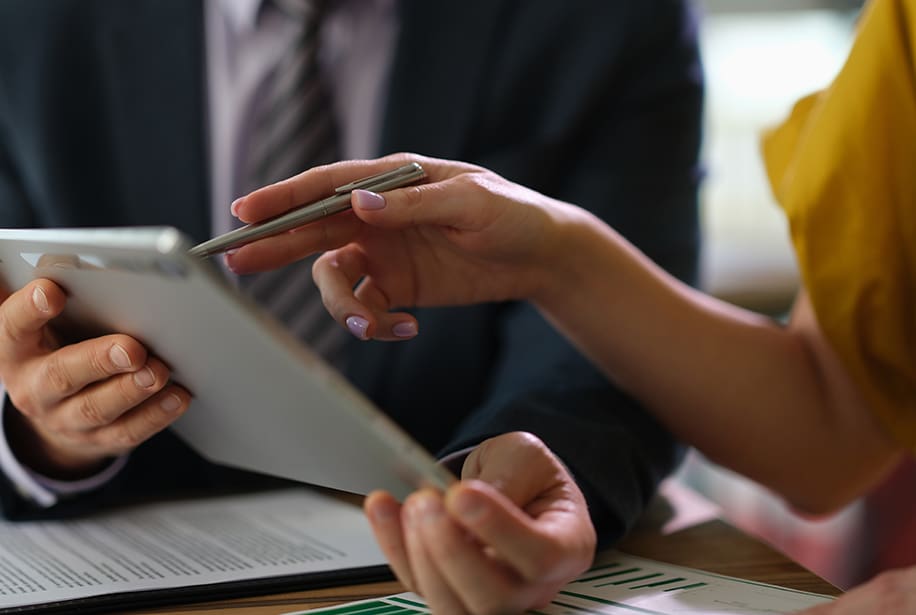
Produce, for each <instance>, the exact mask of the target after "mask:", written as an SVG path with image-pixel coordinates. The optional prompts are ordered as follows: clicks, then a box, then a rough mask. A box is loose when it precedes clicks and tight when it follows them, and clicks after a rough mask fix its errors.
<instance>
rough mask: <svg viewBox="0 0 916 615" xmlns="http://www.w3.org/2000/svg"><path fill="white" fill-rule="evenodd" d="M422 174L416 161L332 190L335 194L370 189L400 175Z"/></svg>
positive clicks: (421, 169) (421, 168)
mask: <svg viewBox="0 0 916 615" xmlns="http://www.w3.org/2000/svg"><path fill="white" fill-rule="evenodd" d="M422 174H423V167H421V166H420V165H419V164H417V163H416V162H411V163H410V164H405V165H404V166H401V167H398V168H396V169H392V170H390V171H383V172H382V173H378V174H377V175H371V176H369V177H364V178H362V179H357V180H356V181H352V182H350V183H349V184H344V185H343V186H340V187H338V188H335V189H334V192H335V193H337V194H343V193H345V192H353V191H354V190H362V189H371V188H373V187H374V186H377V185H379V184H382V183H384V182H387V181H390V180H392V179H397V178H399V177H401V176H409V175H415V176H417V177H420V176H421V175H422Z"/></svg>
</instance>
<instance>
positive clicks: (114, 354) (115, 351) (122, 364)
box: [108, 344, 130, 369]
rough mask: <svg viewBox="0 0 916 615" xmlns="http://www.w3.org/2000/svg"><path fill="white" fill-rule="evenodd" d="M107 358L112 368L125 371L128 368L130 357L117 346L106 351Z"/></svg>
mask: <svg viewBox="0 0 916 615" xmlns="http://www.w3.org/2000/svg"><path fill="white" fill-rule="evenodd" d="M108 358H109V359H111V362H112V363H114V366H115V367H117V368H118V369H127V368H129V367H130V355H129V354H127V351H126V350H124V348H123V347H122V346H120V345H118V344H115V345H114V346H112V347H111V350H109V351H108Z"/></svg>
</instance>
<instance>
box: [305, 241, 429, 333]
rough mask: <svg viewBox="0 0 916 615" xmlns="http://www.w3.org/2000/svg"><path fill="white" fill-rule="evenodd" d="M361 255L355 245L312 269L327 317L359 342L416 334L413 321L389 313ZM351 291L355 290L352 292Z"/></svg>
mask: <svg viewBox="0 0 916 615" xmlns="http://www.w3.org/2000/svg"><path fill="white" fill-rule="evenodd" d="M367 271H368V262H367V260H366V256H365V254H364V253H363V252H362V250H361V249H360V248H359V246H356V245H349V246H346V247H344V248H341V249H339V250H333V251H331V252H327V253H325V254H323V255H322V256H321V257H320V258H319V259H318V260H317V261H315V265H314V266H313V267H312V276H313V277H314V279H315V283H316V284H317V285H318V288H319V290H320V291H321V299H322V301H323V302H324V306H325V308H326V309H327V310H328V313H329V314H331V316H332V317H333V318H334V320H336V321H337V322H338V323H340V324H341V325H343V326H344V327H346V328H347V330H348V331H350V333H351V334H352V335H353V336H355V337H357V338H359V339H362V340H367V339H379V340H388V341H396V340H404V339H410V338H412V337H414V336H415V335H416V334H417V331H418V326H417V321H416V319H415V318H414V317H413V316H411V315H410V314H406V313H389V312H388V310H389V309H390V307H391V305H390V302H389V301H388V297H387V295H385V293H384V292H382V290H381V289H379V288H378V287H377V286H376V285H375V284H374V283H373V282H372V281H371V280H365V281H364V282H363V283H361V284H359V286H358V287H357V284H358V283H359V281H360V280H362V279H363V278H364V276H365V275H366V274H367ZM354 287H357V289H356V290H355V291H354Z"/></svg>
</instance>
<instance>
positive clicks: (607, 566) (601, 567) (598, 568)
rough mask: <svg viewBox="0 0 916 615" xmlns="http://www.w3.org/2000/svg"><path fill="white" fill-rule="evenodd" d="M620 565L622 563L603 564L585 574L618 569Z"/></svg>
mask: <svg viewBox="0 0 916 615" xmlns="http://www.w3.org/2000/svg"><path fill="white" fill-rule="evenodd" d="M619 565H620V562H611V563H609V564H602V565H601V566H592V567H591V568H589V569H588V570H586V571H585V572H598V571H599V570H607V569H608V568H616V567H617V566H619Z"/></svg>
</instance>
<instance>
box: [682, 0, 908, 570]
mask: <svg viewBox="0 0 916 615" xmlns="http://www.w3.org/2000/svg"><path fill="white" fill-rule="evenodd" d="M698 4H699V6H700V10H701V13H702V14H703V22H702V37H701V40H702V49H703V54H704V62H705V68H706V73H707V88H708V89H707V104H706V133H705V145H704V148H705V155H704V159H705V161H706V166H707V173H708V175H707V178H706V182H705V187H704V189H703V199H702V203H703V220H704V226H705V232H706V237H705V240H706V246H705V251H704V254H703V270H702V271H703V284H704V287H705V289H706V290H708V291H709V292H711V293H713V294H715V295H717V296H719V297H721V298H723V299H727V300H729V301H731V302H734V303H738V304H740V305H743V306H745V307H748V308H751V309H754V310H756V311H759V312H763V313H766V314H769V315H772V316H774V317H776V318H780V317H782V316H784V315H785V314H786V312H787V310H788V309H789V308H790V306H791V302H792V299H793V296H794V294H795V291H796V288H797V284H798V276H797V271H796V267H795V263H794V260H793V256H792V249H791V246H790V244H789V240H788V232H787V228H786V225H785V221H784V218H783V215H782V212H781V210H780V209H779V207H778V206H777V205H776V203H775V201H774V200H773V197H772V194H771V193H770V189H769V186H768V183H767V180H766V176H765V173H764V169H763V164H762V161H761V157H760V153H759V140H760V135H761V133H762V132H763V131H764V130H765V129H766V128H767V127H770V126H773V125H774V124H776V123H778V122H779V121H780V120H781V119H782V118H784V117H785V116H786V115H787V114H788V112H789V110H790V109H791V107H792V105H793V104H794V102H795V101H796V100H797V99H798V98H800V97H802V96H804V95H805V94H808V93H810V92H812V91H815V90H817V89H821V88H823V87H824V86H826V85H827V84H829V83H830V81H831V80H832V78H833V77H834V75H835V74H836V73H837V71H838V70H839V69H840V67H841V66H842V63H843V61H844V59H845V57H846V55H847V53H848V51H849V48H850V45H851V41H852V37H853V34H854V30H855V24H856V21H857V17H858V15H859V12H860V10H861V5H862V3H861V2H858V1H852V0H809V1H804V0H700V1H699V2H698ZM786 428H787V429H791V426H787V427H786ZM799 471H801V472H803V471H804V468H799ZM679 480H680V481H682V482H684V483H686V484H687V485H689V486H690V487H692V488H694V489H695V490H697V491H699V492H700V493H702V494H703V495H705V496H707V497H708V498H709V499H711V500H713V501H714V502H715V503H716V504H718V506H719V507H720V509H721V511H722V513H723V515H724V516H725V517H726V518H727V519H729V520H730V521H731V522H732V523H734V524H735V525H737V526H739V527H740V528H742V529H744V530H745V531H748V532H750V533H752V534H754V535H756V536H758V537H760V538H762V539H763V540H765V541H766V542H769V543H770V544H772V545H773V546H775V547H777V548H778V549H780V550H782V551H784V552H786V553H787V554H789V555H790V556H792V557H793V558H794V559H796V560H797V561H799V562H800V563H802V564H803V565H805V566H807V567H808V568H810V569H811V570H813V571H814V572H816V573H818V574H820V575H821V576H823V577H825V578H826V579H828V580H829V581H831V582H833V583H834V584H835V585H838V586H840V587H843V588H846V587H849V586H850V585H852V584H856V583H859V582H861V581H863V580H865V579H867V578H869V577H870V576H872V575H873V574H875V573H876V572H878V571H880V570H882V569H884V568H887V567H889V566H893V565H903V564H906V563H910V564H912V563H916V558H914V555H913V554H914V553H916V538H914V534H916V528H914V525H916V524H914V522H913V521H911V519H913V518H914V517H916V502H914V499H916V498H914V496H913V495H911V494H913V493H916V489H914V487H916V472H914V471H913V469H912V466H904V467H901V468H900V470H899V471H898V472H897V473H896V474H895V476H894V477H892V479H891V480H889V481H888V483H887V484H886V485H885V486H883V487H882V488H880V489H878V490H877V491H876V492H875V494H874V495H873V496H870V497H869V498H865V499H863V500H862V501H860V502H857V503H855V504H853V505H851V506H849V507H848V508H847V509H845V510H843V511H841V512H839V513H838V514H836V515H834V516H832V517H831V518H829V519H821V520H818V521H812V520H806V519H803V518H801V517H800V516H798V515H796V514H794V513H793V512H792V511H790V510H789V509H788V508H787V507H786V506H785V505H784V504H782V502H781V501H780V500H779V499H778V498H776V497H774V496H772V495H771V494H769V493H768V492H767V491H766V490H764V489H761V488H760V487H758V486H756V485H755V484H753V483H750V482H749V481H747V480H745V479H743V478H740V477H738V476H736V475H735V474H733V473H731V472H728V471H726V470H723V469H721V468H719V467H717V466H714V465H712V464H710V463H708V462H707V461H706V460H704V459H702V458H701V457H700V456H699V455H698V454H695V453H691V454H690V455H689V457H688V460H687V463H686V464H685V465H684V467H683V468H682V470H681V472H680V473H679ZM877 526H883V527H884V528H885V529H883V530H881V533H879V531H878V530H877V529H876V527H877Z"/></svg>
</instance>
